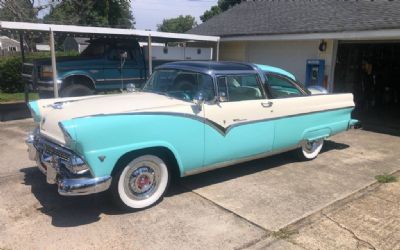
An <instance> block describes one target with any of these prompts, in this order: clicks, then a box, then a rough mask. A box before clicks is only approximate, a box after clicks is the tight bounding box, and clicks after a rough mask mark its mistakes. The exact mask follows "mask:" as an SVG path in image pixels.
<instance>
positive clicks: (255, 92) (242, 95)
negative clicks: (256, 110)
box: [218, 74, 263, 102]
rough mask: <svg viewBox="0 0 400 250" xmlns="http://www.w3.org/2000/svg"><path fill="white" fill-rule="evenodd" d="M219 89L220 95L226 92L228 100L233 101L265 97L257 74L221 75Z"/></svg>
mask: <svg viewBox="0 0 400 250" xmlns="http://www.w3.org/2000/svg"><path fill="white" fill-rule="evenodd" d="M218 91H219V94H220V95H221V93H225V94H226V97H227V100H228V101H231V102H235V101H245V100H257V99H262V98H263V95H262V90H261V86H260V85H259V82H258V80H257V75H256V74H251V75H230V76H226V77H220V78H218ZM222 96H223V95H222Z"/></svg>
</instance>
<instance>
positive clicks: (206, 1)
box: [132, 0, 218, 30]
mask: <svg viewBox="0 0 400 250" xmlns="http://www.w3.org/2000/svg"><path fill="white" fill-rule="evenodd" d="M217 1H218V0H132V10H133V15H134V16H135V21H136V25H135V28H136V29H151V30H156V29H157V24H160V23H162V21H163V19H168V18H174V17H177V16H179V15H192V16H194V17H196V20H197V23H199V24H200V23H201V20H200V18H199V17H200V16H201V15H202V14H203V13H204V11H206V10H208V9H210V7H211V6H213V5H216V4H217Z"/></svg>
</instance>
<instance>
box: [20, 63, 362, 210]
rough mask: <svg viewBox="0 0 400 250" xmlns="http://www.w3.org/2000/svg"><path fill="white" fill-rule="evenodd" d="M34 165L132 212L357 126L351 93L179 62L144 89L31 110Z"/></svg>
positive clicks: (258, 71)
mask: <svg viewBox="0 0 400 250" xmlns="http://www.w3.org/2000/svg"><path fill="white" fill-rule="evenodd" d="M29 106H30V109H31V111H32V115H33V118H34V120H35V122H36V123H37V125H38V126H37V128H36V129H35V130H34V131H33V133H32V134H30V135H29V137H28V139H27V144H28V147H29V150H28V151H29V156H30V159H32V160H36V161H37V164H38V167H39V169H40V170H41V171H42V172H43V173H45V174H46V176H47V182H48V183H51V184H58V191H59V193H60V194H61V195H86V194H92V193H98V192H102V191H105V190H108V189H109V190H110V191H111V193H112V195H113V197H114V198H115V200H116V201H117V202H118V203H119V204H120V205H122V206H123V207H126V208H133V209H140V208H145V207H149V206H151V205H153V204H155V203H156V202H158V201H159V200H161V199H162V197H163V195H164V193H165V191H166V189H167V186H168V183H169V180H170V177H171V175H172V174H173V173H176V174H178V175H179V176H187V175H192V174H196V173H199V172H204V171H208V170H211V169H215V168H219V167H224V166H227V165H232V164H234V163H238V162H244V161H248V160H252V159H256V158H261V157H265V156H267V155H272V154H276V153H279V152H283V151H289V150H297V151H298V153H299V155H300V156H301V158H303V159H313V158H315V157H317V155H318V153H319V152H320V150H321V148H322V146H323V142H324V139H325V138H327V137H329V136H332V135H334V134H336V133H339V132H342V131H345V130H347V129H349V128H350V127H351V126H353V125H354V124H355V123H356V122H357V121H356V120H352V119H351V111H352V109H353V108H354V103H353V96H352V95H351V94H331V95H325V94H316V95H311V94H310V92H309V91H308V90H307V89H305V88H304V87H303V86H302V85H300V84H298V83H297V81H296V79H295V78H294V76H293V75H291V74H290V73H288V72H286V71H284V70H281V69H278V68H274V67H269V66H265V65H254V64H246V63H235V62H195V61H191V62H175V63H168V64H165V65H162V66H160V67H158V68H157V69H156V71H155V72H154V73H153V75H152V76H151V78H150V79H149V80H148V82H147V83H146V85H145V87H144V88H143V90H142V91H140V92H134V93H125V94H118V95H106V96H89V97H75V98H62V99H47V100H39V101H34V102H30V103H29Z"/></svg>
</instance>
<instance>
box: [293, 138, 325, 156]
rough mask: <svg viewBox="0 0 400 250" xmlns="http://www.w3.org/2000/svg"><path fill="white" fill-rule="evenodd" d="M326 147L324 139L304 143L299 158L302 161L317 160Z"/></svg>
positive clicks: (299, 151)
mask: <svg viewBox="0 0 400 250" xmlns="http://www.w3.org/2000/svg"><path fill="white" fill-rule="evenodd" d="M323 146H324V139H318V140H315V141H307V142H304V143H302V145H301V148H299V149H298V156H299V158H300V159H301V160H312V159H315V158H317V156H318V154H319V152H321V149H322V147H323Z"/></svg>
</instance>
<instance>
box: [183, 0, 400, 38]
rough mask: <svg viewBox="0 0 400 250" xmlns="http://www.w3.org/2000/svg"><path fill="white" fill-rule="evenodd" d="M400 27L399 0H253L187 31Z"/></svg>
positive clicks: (223, 32)
mask: <svg viewBox="0 0 400 250" xmlns="http://www.w3.org/2000/svg"><path fill="white" fill-rule="evenodd" d="M395 28H400V1H397V0H394V1H390V0H375V1H371V0H358V1H356V0H347V1H346V0H254V1H246V2H242V3H241V4H239V5H235V6H234V7H232V8H231V9H229V10H227V11H225V12H223V13H221V14H220V15H217V16H215V17H213V18H211V19H210V20H208V21H207V22H205V23H203V24H200V25H199V26H197V27H195V28H193V29H192V30H190V31H189V32H188V33H192V34H199V35H217V36H222V37H230V36H243V35H277V34H306V33H324V32H343V31H362V30H381V29H395Z"/></svg>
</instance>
